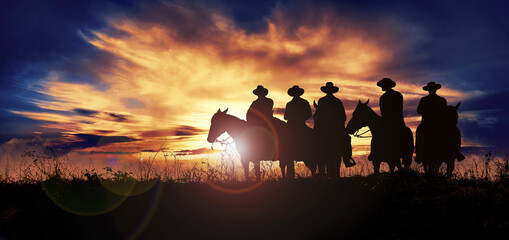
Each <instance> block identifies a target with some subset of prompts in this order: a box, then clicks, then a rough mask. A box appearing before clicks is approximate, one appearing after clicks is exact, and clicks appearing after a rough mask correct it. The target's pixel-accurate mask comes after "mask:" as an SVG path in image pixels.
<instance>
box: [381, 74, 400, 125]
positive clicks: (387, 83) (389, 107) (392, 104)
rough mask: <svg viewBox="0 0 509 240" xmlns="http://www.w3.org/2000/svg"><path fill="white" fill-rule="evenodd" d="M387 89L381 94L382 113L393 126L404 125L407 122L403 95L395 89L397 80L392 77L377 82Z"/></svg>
mask: <svg viewBox="0 0 509 240" xmlns="http://www.w3.org/2000/svg"><path fill="white" fill-rule="evenodd" d="M376 85H378V86H379V87H381V88H382V91H385V93H384V94H382V96H380V113H381V114H382V117H383V118H384V119H385V120H386V122H387V123H388V124H390V125H392V126H397V127H403V126H404V125H405V122H404V120H403V95H401V93H399V92H398V91H395V90H394V89H392V88H394V87H395V86H396V82H394V81H393V80H392V79H390V78H382V80H380V81H378V82H377V83H376Z"/></svg>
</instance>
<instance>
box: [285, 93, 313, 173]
mask: <svg viewBox="0 0 509 240" xmlns="http://www.w3.org/2000/svg"><path fill="white" fill-rule="evenodd" d="M302 94H304V89H302V88H300V87H299V86H297V85H295V86H293V87H291V88H289V89H288V95H290V96H292V97H293V98H292V100H291V101H290V102H288V103H287V104H286V110H285V114H284V118H285V120H287V124H288V125H287V126H288V128H287V134H288V135H287V139H286V141H287V142H288V144H290V146H291V147H290V148H291V149H292V151H291V153H290V155H289V157H290V158H291V161H293V160H298V158H302V157H304V158H306V159H311V158H313V157H314V156H313V154H314V152H313V150H314V149H312V147H311V146H312V145H313V144H314V143H313V139H312V130H311V128H309V127H308V126H307V125H306V120H308V119H309V118H310V117H311V115H312V113H311V107H310V106H309V102H308V101H307V100H305V99H303V98H301V96H302ZM288 166H289V167H288V174H289V175H290V176H291V175H292V174H293V172H294V169H293V164H289V165H288ZM312 172H314V170H312Z"/></svg>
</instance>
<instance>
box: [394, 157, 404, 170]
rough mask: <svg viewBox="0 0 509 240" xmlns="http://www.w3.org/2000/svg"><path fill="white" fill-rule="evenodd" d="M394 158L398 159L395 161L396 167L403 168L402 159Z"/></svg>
mask: <svg viewBox="0 0 509 240" xmlns="http://www.w3.org/2000/svg"><path fill="white" fill-rule="evenodd" d="M394 160H396V161H395V163H396V168H398V171H400V170H403V166H401V160H400V159H399V157H397V158H395V159H394Z"/></svg>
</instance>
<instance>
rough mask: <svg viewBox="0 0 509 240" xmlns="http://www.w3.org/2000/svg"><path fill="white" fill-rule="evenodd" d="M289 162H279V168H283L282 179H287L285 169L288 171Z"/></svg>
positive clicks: (281, 160)
mask: <svg viewBox="0 0 509 240" xmlns="http://www.w3.org/2000/svg"><path fill="white" fill-rule="evenodd" d="M287 162H288V161H286V160H283V159H280V160H279V168H281V177H282V178H285V177H286V175H285V169H286V165H287Z"/></svg>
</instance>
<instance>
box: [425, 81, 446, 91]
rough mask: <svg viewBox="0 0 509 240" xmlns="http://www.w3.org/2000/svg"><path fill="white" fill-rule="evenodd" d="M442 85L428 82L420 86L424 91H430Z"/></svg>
mask: <svg viewBox="0 0 509 240" xmlns="http://www.w3.org/2000/svg"><path fill="white" fill-rule="evenodd" d="M441 87H442V85H440V84H436V83H435V82H429V83H428V85H426V86H424V87H422V90H424V91H432V90H438V89H440V88H441Z"/></svg>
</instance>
